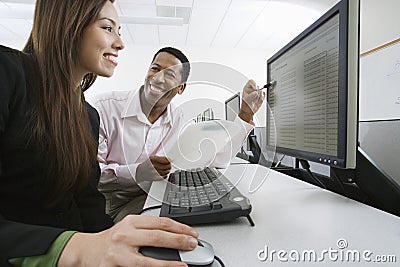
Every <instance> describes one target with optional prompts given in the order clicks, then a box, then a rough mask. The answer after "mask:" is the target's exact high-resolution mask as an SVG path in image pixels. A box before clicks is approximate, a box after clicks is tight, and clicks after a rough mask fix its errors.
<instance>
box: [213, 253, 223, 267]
mask: <svg viewBox="0 0 400 267" xmlns="http://www.w3.org/2000/svg"><path fill="white" fill-rule="evenodd" d="M214 259H215V260H216V261H218V263H219V265H220V266H221V267H225V264H224V262H223V261H222V260H221V259H220V258H219V257H218V256H216V255H214Z"/></svg>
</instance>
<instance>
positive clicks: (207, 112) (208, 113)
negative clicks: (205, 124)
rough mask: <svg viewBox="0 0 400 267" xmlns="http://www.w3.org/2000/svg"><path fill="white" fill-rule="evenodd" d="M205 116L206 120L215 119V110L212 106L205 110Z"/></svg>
mask: <svg viewBox="0 0 400 267" xmlns="http://www.w3.org/2000/svg"><path fill="white" fill-rule="evenodd" d="M203 117H204V120H205V121H209V120H213V119H214V112H213V111H212V109H211V108H208V109H206V110H204V111H203Z"/></svg>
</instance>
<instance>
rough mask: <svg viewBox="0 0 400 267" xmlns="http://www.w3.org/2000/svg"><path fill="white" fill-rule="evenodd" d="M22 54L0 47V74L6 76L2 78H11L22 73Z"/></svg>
mask: <svg viewBox="0 0 400 267" xmlns="http://www.w3.org/2000/svg"><path fill="white" fill-rule="evenodd" d="M22 54H23V53H22V52H20V51H18V50H16V49H13V48H10V47H7V46H3V45H0V74H1V75H2V76H3V75H4V76H6V77H4V78H11V77H12V76H15V74H16V73H18V72H21V71H23V68H22V64H21V60H20V58H21V56H22Z"/></svg>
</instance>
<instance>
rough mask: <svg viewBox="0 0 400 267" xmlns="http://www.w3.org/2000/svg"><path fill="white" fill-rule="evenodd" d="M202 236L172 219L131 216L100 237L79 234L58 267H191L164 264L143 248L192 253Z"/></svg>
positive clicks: (62, 255)
mask: <svg viewBox="0 0 400 267" xmlns="http://www.w3.org/2000/svg"><path fill="white" fill-rule="evenodd" d="M197 237H198V233H197V232H196V231H194V230H193V229H192V228H191V227H189V226H187V225H184V224H181V223H178V222H175V221H173V220H171V219H169V218H163V217H150V216H142V215H140V216H139V215H128V216H126V217H125V218H124V219H123V220H122V221H120V222H119V223H117V224H116V225H114V226H113V227H112V228H110V229H108V230H105V231H103V232H100V233H95V234H88V233H76V234H74V235H73V236H72V237H71V239H70V240H69V241H68V243H67V245H66V246H65V248H64V250H63V252H62V253H61V256H60V258H59V262H58V265H57V266H58V267H69V266H74V267H79V266H85V267H88V266H96V267H97V266H100V267H105V266H107V267H113V266H119V267H125V266H127V267H128V266H129V267H133V266H160V267H161V266H187V265H186V264H185V263H183V262H173V261H161V260H156V259H152V258H149V257H145V256H143V255H142V254H140V253H139V248H140V247H143V246H153V247H166V248H175V249H180V250H192V249H194V248H195V247H196V246H197V239H196V238H197Z"/></svg>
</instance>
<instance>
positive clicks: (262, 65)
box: [86, 46, 271, 126]
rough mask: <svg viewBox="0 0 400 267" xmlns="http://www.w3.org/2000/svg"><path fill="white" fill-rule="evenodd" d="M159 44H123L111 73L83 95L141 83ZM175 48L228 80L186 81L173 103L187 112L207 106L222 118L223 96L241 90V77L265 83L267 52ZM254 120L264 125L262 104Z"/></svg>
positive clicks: (138, 85)
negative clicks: (220, 83)
mask: <svg viewBox="0 0 400 267" xmlns="http://www.w3.org/2000/svg"><path fill="white" fill-rule="evenodd" d="M159 48H161V47H158V46H128V47H126V48H125V50H123V51H121V53H120V56H119V60H118V61H119V64H118V67H117V68H116V70H115V73H114V75H113V77H111V78H102V77H99V78H98V80H97V81H96V83H95V84H94V85H93V86H92V88H90V89H89V90H88V91H87V92H86V95H93V94H98V93H102V92H105V91H109V90H136V89H137V88H139V87H140V85H142V84H143V81H144V77H145V75H146V72H147V69H148V67H149V65H150V62H151V60H152V58H153V55H154V53H155V52H156V51H157V50H158V49H159ZM177 48H179V49H181V50H182V51H183V52H184V53H185V54H186V55H187V57H188V58H189V61H190V62H192V65H195V66H198V65H200V64H203V65H204V64H206V65H207V64H208V65H209V66H210V68H211V70H210V72H213V73H210V75H211V74H213V75H220V73H224V74H223V75H224V77H221V79H222V80H225V81H226V82H227V83H230V84H232V86H229V87H231V88H228V90H227V88H221V87H219V86H216V85H211V84H189V85H188V86H187V88H186V90H185V92H184V93H183V94H182V95H178V96H177V97H175V99H174V102H175V104H177V105H183V107H184V108H185V111H186V113H187V114H186V115H188V116H193V117H195V116H196V115H197V114H198V113H200V112H202V111H203V110H205V109H206V108H208V107H210V106H211V107H212V108H213V110H214V116H215V118H224V117H225V111H224V103H225V100H226V99H228V98H229V97H231V96H232V95H233V93H234V92H238V91H241V90H242V88H243V85H244V81H247V79H254V80H255V81H256V82H257V84H259V85H263V84H265V81H266V61H267V58H268V53H267V52H264V51H254V50H238V49H217V48H216V49H214V48H198V47H177ZM269 54H271V53H269ZM213 65H215V66H216V68H222V69H224V70H229V71H217V72H215V71H213V70H212V68H213ZM230 73H231V74H230ZM210 79H211V78H210ZM235 81H237V82H235ZM233 87H234V88H233ZM208 100H210V101H208ZM255 121H256V124H257V125H258V126H265V108H262V109H261V110H260V111H259V112H258V114H257V117H256V118H255Z"/></svg>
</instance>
